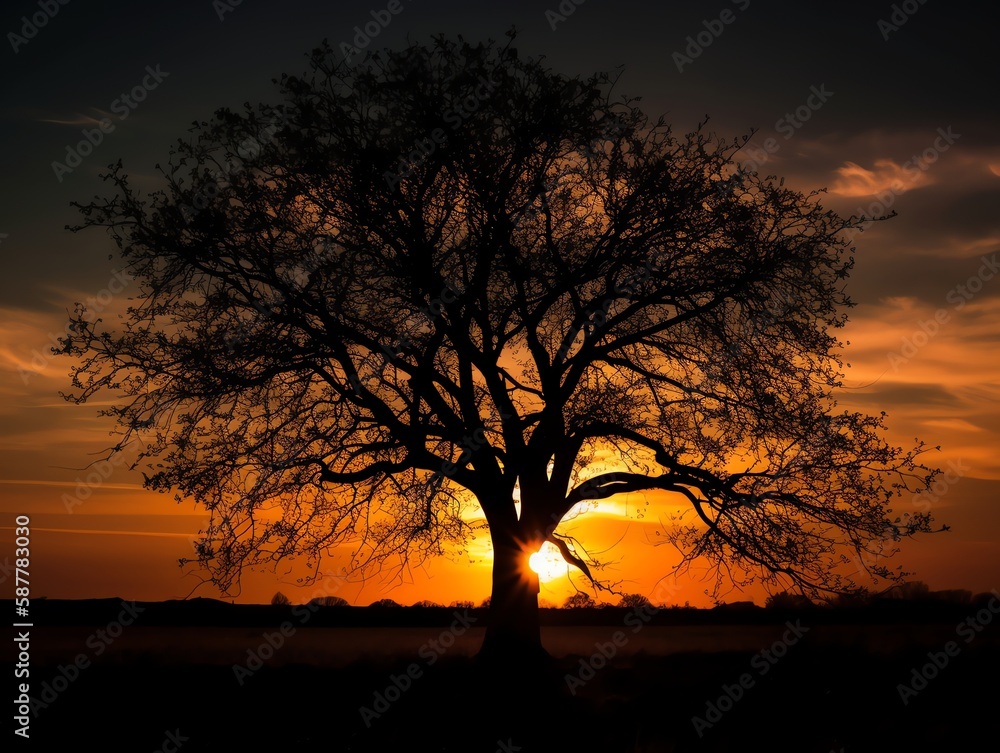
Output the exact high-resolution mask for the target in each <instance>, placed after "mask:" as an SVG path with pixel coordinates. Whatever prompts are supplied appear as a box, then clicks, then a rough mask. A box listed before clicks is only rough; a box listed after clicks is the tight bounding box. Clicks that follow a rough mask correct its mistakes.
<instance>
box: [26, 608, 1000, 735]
mask: <svg viewBox="0 0 1000 753" xmlns="http://www.w3.org/2000/svg"><path fill="white" fill-rule="evenodd" d="M269 609H271V608H260V609H259V610H258V611H257V612H250V611H247V610H243V611H242V612H240V613H238V614H229V613H226V616H225V618H224V619H222V618H220V615H222V614H223V612H222V611H219V612H213V613H212V616H211V617H209V616H207V615H206V614H204V613H200V614H199V615H198V619H201V620H203V621H204V622H205V625H203V626H198V625H192V624H165V623H171V622H173V623H190V622H191V621H192V619H191V618H192V617H193V616H194V615H193V614H192V613H190V611H188V612H187V613H185V614H183V615H181V616H177V615H176V614H175V615H174V616H173V617H171V618H169V619H168V618H166V615H168V614H169V613H168V612H166V611H163V610H162V609H161V610H160V611H159V612H157V611H156V610H155V609H153V607H151V606H145V607H143V606H139V607H138V612H139V613H138V614H136V615H134V620H132V622H127V620H129V619H131V617H132V615H131V613H130V612H129V611H128V610H127V609H125V610H124V611H123V608H122V607H121V603H120V602H119V603H116V604H115V605H104V607H103V608H102V610H101V611H99V612H97V613H88V614H86V615H80V614H76V615H71V614H67V613H65V612H60V611H59V610H58V609H56V608H55V607H52V608H51V610H50V613H49V615H48V617H49V620H48V624H47V625H46V626H39V627H35V628H34V629H33V630H32V634H31V636H32V638H31V644H32V645H31V655H32V659H31V662H32V664H31V688H32V690H31V697H32V698H33V699H34V700H35V709H34V711H35V712H36V713H35V714H34V715H33V717H32V721H31V727H30V730H31V740H32V743H33V744H32V745H31V746H30V747H31V748H32V749H35V750H46V751H48V750H52V751H55V750H62V749H65V748H67V747H69V746H71V745H72V746H74V747H76V746H77V745H82V744H83V742H84V741H89V743H90V744H89V747H96V748H98V749H101V750H107V751H119V750H120V751H156V750H161V751H164V753H167V752H169V751H173V750H174V749H177V750H182V751H183V752H184V753H189V752H190V751H201V750H213V751H220V750H221V751H229V750H240V751H287V750H298V749H301V750H323V751H398V750H405V749H410V748H415V749H417V750H430V751H463V752H467V751H468V752H475V751H487V752H488V753H492V752H493V751H516V750H520V751H536V750H538V751H564V750H566V751H608V752H609V753H610V752H617V751H623V752H624V751H736V750H741V751H742V750H748V751H755V750H766V751H796V752H798V753H809V752H811V751H819V752H820V753H829V752H830V751H837V752H838V753H839V752H840V751H843V752H844V753H855V752H857V753H860V752H861V751H896V750H899V751H950V750H958V749H962V750H970V749H975V748H976V746H989V748H990V749H995V746H996V732H995V728H993V727H992V724H991V723H990V722H989V721H988V720H989V719H990V718H993V715H994V714H995V708H996V699H997V689H996V688H997V682H996V681H997V677H998V670H1000V630H997V629H996V624H995V623H993V614H994V613H993V612H991V611H990V609H989V608H984V609H985V611H982V610H977V609H975V608H974V607H971V606H966V607H964V608H952V609H949V610H944V611H938V612H935V613H933V614H926V613H918V614H915V615H914V614H905V615H904V614H898V613H897V614H875V615H873V614H863V615H862V614H860V613H859V614H857V615H849V614H847V615H844V614H840V615H830V614H821V613H812V612H808V611H807V612H805V613H801V614H791V613H789V614H770V613H769V614H763V613H760V614H758V613H754V614H747V615H734V614H725V615H720V614H715V615H712V614H709V613H698V614H691V615H687V616H686V617H685V618H683V619H670V616H669V615H668V616H666V617H664V615H663V614H662V613H661V614H658V615H656V617H655V619H652V620H650V621H649V622H648V623H647V622H645V621H643V620H642V619H638V618H637V617H636V614H635V613H634V612H633V613H631V616H630V613H629V612H626V611H624V610H622V611H621V612H618V613H615V612H616V610H602V611H603V612H604V614H599V615H598V614H590V615H584V614H580V615H571V616H567V615H566V613H562V614H553V615H551V616H550V617H549V618H548V619H547V620H546V622H548V623H550V624H548V625H546V627H545V628H544V633H543V639H544V642H545V644H546V647H547V649H548V650H549V652H550V653H551V654H552V655H553V660H552V662H551V664H550V666H549V667H547V668H546V670H545V671H544V672H539V673H536V674H534V675H531V676H528V675H524V674H520V675H516V676H513V677H506V678H505V679H504V678H502V679H499V680H498V678H497V674H496V670H495V669H494V670H490V669H488V668H485V667H481V666H479V664H478V663H477V662H476V660H475V659H474V654H475V652H476V650H477V649H478V647H479V644H480V643H481V641H482V635H483V627H481V626H480V624H481V623H482V622H484V621H485V613H481V612H479V611H477V610H471V611H469V612H464V613H463V611H462V610H428V611H425V612H422V613H421V614H419V615H418V616H417V617H413V616H412V614H411V615H408V616H407V617H406V618H405V619H401V618H399V617H396V618H393V619H395V620H396V621H397V622H400V621H402V622H409V623H413V622H416V623H419V624H407V625H405V626H400V627H390V626H387V625H385V624H379V623H386V622H389V621H391V620H390V619H389V618H388V617H387V616H386V615H384V614H377V615H367V616H365V614H364V613H365V610H352V611H351V616H350V617H347V616H346V615H347V611H346V610H336V609H334V610H323V612H322V613H320V612H319V611H318V610H317V611H316V612H310V611H308V610H307V609H306V608H304V607H299V608H297V609H298V611H294V610H295V609H296V608H292V611H289V610H286V611H284V612H281V613H280V614H278V615H277V616H282V615H283V616H284V617H285V618H286V619H283V620H281V619H274V617H275V614H276V613H275V612H273V611H267V610H269ZM406 612H411V610H406ZM122 614H125V615H126V617H125V619H124V620H116V619H115V618H116V617H121V615H122ZM397 614H401V613H399V612H397ZM358 615H362V616H361V617H359V616H358ZM105 617H107V618H108V619H107V620H105ZM571 617H572V620H571ZM588 617H589V618H590V619H589V621H590V622H593V623H598V624H589V625H580V624H565V623H567V622H571V621H573V620H575V621H579V620H586V619H588ZM970 620H971V621H970ZM117 622H121V624H117ZM231 622H242V623H248V624H240V625H235V624H225V623H231ZM40 623H41V621H40ZM213 623H214V624H213ZM351 623H355V624H351ZM359 623H363V624H359ZM551 623H556V624H551ZM558 623H563V624H558ZM692 623H695V624H692ZM95 626H97V627H96V629H95ZM81 657H83V658H82V659H81ZM906 687H909V688H910V690H906ZM901 688H902V692H901ZM903 696H905V698H904V697H903ZM39 701H40V703H39ZM904 701H905V702H904ZM18 742H20V741H18ZM21 747H24V746H21Z"/></svg>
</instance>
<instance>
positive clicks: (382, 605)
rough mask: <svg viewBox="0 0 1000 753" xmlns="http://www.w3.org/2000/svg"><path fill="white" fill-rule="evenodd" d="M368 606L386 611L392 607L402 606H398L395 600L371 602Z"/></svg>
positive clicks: (399, 605)
mask: <svg viewBox="0 0 1000 753" xmlns="http://www.w3.org/2000/svg"><path fill="white" fill-rule="evenodd" d="M368 606H370V607H376V608H378V609H386V608H392V607H401V606H402V604H400V603H399V602H398V601H396V600H395V599H378V600H377V601H373V602H372V603H371V604H369V605H368Z"/></svg>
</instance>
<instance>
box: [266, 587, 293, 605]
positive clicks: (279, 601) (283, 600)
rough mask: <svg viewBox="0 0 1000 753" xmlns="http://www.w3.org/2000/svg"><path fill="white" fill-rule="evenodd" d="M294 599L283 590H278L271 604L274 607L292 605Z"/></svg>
mask: <svg viewBox="0 0 1000 753" xmlns="http://www.w3.org/2000/svg"><path fill="white" fill-rule="evenodd" d="M291 604H292V600H291V599H289V598H288V597H287V596H285V595H284V594H283V593H281V591H276V592H275V594H274V596H272V597H271V606H274V607H287V606H291Z"/></svg>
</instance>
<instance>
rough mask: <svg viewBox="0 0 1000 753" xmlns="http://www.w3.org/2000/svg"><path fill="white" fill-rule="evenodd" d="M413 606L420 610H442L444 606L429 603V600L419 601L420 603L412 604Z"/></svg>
mask: <svg viewBox="0 0 1000 753" xmlns="http://www.w3.org/2000/svg"><path fill="white" fill-rule="evenodd" d="M413 606H415V607H420V608H421V609H426V608H430V609H443V608H444V604H440V603H438V602H436V601H431V600H430V599H421V600H420V601H417V602H414V603H413Z"/></svg>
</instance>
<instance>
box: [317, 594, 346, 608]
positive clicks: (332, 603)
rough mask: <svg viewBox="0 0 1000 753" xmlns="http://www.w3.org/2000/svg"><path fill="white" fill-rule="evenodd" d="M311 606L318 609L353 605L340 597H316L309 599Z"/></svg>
mask: <svg viewBox="0 0 1000 753" xmlns="http://www.w3.org/2000/svg"><path fill="white" fill-rule="evenodd" d="M309 606H316V607H349V606H351V603H350V602H349V601H348V600H347V599H344V598H341V597H340V596H315V597H313V598H312V599H309Z"/></svg>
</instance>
